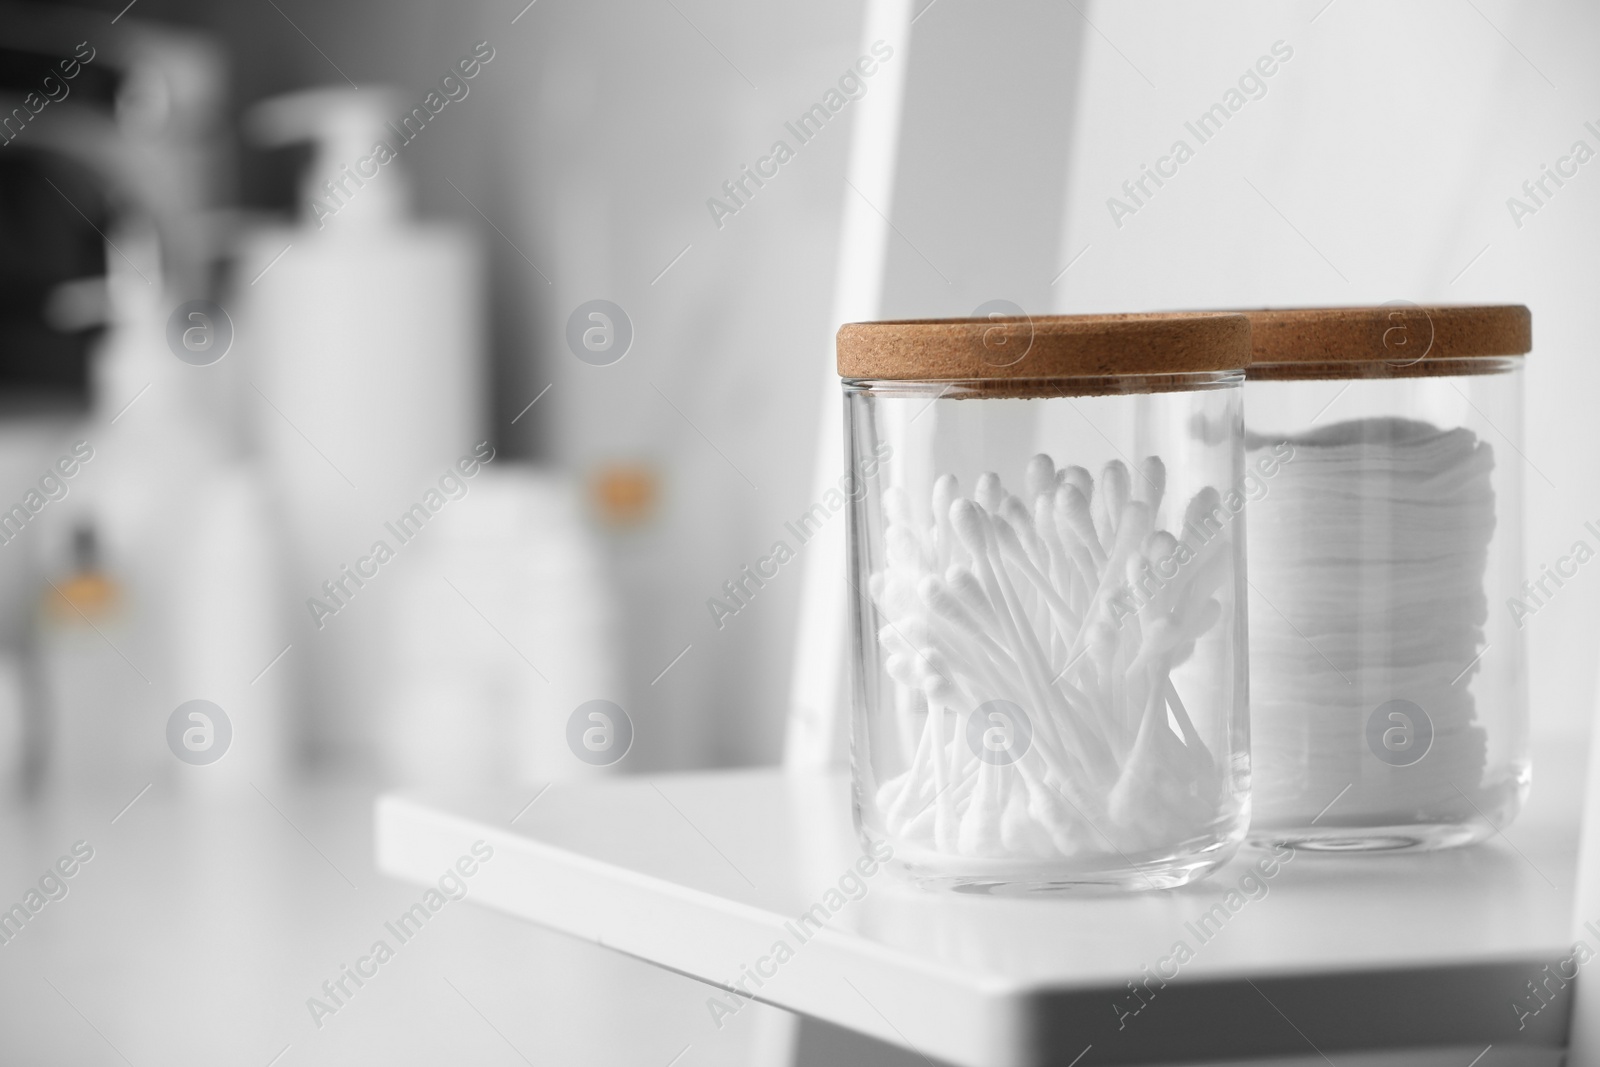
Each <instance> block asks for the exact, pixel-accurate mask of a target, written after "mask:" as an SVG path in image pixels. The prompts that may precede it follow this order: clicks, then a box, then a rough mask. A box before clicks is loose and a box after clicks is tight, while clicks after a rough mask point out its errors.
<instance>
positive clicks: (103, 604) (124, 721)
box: [36, 523, 162, 795]
mask: <svg viewBox="0 0 1600 1067" xmlns="http://www.w3.org/2000/svg"><path fill="white" fill-rule="evenodd" d="M127 620H128V612H127V598H126V596H125V595H124V593H123V590H122V587H121V584H120V583H119V582H118V581H117V580H116V579H115V577H113V576H112V575H111V574H110V573H108V572H107V570H106V569H105V568H104V566H103V565H102V563H101V559H100V546H99V538H98V537H97V535H96V533H95V529H94V527H93V526H91V525H89V524H87V523H82V524H79V525H78V526H76V527H75V528H74V529H73V534H72V563H71V569H70V572H69V573H68V574H67V575H66V576H65V577H63V578H60V579H58V580H56V581H51V582H49V588H47V589H46V590H45V592H44V596H43V597H42V599H41V603H40V606H39V615H38V628H39V633H38V643H37V646H36V647H37V650H38V657H39V677H40V681H41V684H42V690H43V693H42V695H43V698H44V714H45V719H46V721H45V725H44V731H45V735H46V738H47V741H46V744H47V746H48V747H47V751H48V757H47V762H48V767H49V771H48V778H49V781H50V783H51V785H52V786H53V787H54V788H55V789H57V790H58V791H61V792H64V793H67V794H71V795H78V794H81V793H85V792H95V793H98V792H100V791H103V790H108V789H109V790H116V789H119V788H121V786H123V785H124V784H126V783H125V779H129V778H131V777H132V776H133V774H135V773H137V772H138V769H139V768H140V767H141V766H145V767H153V766H155V761H154V756H155V755H158V752H157V750H156V749H155V747H154V746H155V745H159V744H160V742H161V737H162V735H161V733H160V730H159V729H158V728H155V727H152V728H151V729H141V728H140V724H141V719H142V718H143V716H142V714H141V713H142V712H143V711H145V710H146V707H147V704H148V701H147V700H145V699H144V697H145V693H144V690H145V689H146V688H147V687H148V686H147V683H146V682H145V680H144V679H142V678H141V677H140V675H139V672H138V671H137V670H136V669H135V667H134V666H133V664H132V662H131V661H129V660H128V659H126V658H125V653H124V652H123V651H122V650H123V649H124V648H126V647H127V646H128V645H129V643H130V642H129V634H130V628H129V626H128V621H127ZM157 726H159V724H157ZM147 780H148V779H147Z"/></svg>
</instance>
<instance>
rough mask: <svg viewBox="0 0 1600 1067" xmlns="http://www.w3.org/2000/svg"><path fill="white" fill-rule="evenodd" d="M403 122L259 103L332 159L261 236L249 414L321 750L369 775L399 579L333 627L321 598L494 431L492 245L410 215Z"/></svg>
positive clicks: (378, 113)
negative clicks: (484, 264)
mask: <svg viewBox="0 0 1600 1067" xmlns="http://www.w3.org/2000/svg"><path fill="white" fill-rule="evenodd" d="M401 110H402V108H401V107H400V105H399V103H398V102H397V101H396V98H395V97H394V96H393V94H391V93H387V92H384V91H382V90H374V89H371V88H367V89H363V90H362V91H361V92H360V93H356V92H354V91H352V90H343V89H319V90H313V91H308V92H302V93H294V94H290V95H288V96H282V97H277V98H274V99H272V100H268V101H266V102H264V103H263V104H261V105H259V107H258V108H257V110H256V111H255V112H254V113H253V114H252V116H251V123H252V128H253V132H254V133H255V134H256V135H257V137H258V139H260V140H262V141H265V142H269V143H278V144H283V143H291V142H295V141H311V142H313V144H314V146H315V149H316V151H315V154H314V158H313V161H312V163H311V165H310V166H309V167H308V168H307V171H306V173H305V177H304V180H303V182H302V186H301V198H300V199H301V204H300V207H301V216H302V218H301V221H300V222H299V223H298V224H296V225H294V226H287V227H270V228H264V229H260V230H258V231H257V232H255V233H253V234H252V235H250V236H249V238H248V239H247V240H246V242H245V246H244V250H243V253H242V255H241V260H240V269H239V274H238V279H239V283H240V285H239V292H240V294H241V296H242V297H243V301H242V303H241V306H240V307H239V308H238V315H237V317H238V320H239V325H238V336H239V342H238V344H239V347H240V349H241V358H242V359H243V360H245V361H246V362H247V364H248V373H249V387H248V389H247V401H249V403H250V406H249V407H248V408H247V410H248V411H250V412H251V413H252V415H251V419H252V422H253V425H254V427H255V430H256V433H257V435H258V439H259V444H260V452H261V455H262V458H263V462H264V464H265V467H266V470H267V473H268V480H269V485H270V488H271V491H272V494H273V499H274V505H275V507H276V508H277V509H278V511H279V513H280V518H281V520H282V522H283V524H284V526H285V528H286V529H287V531H288V539H289V545H288V553H287V556H288V558H287V571H286V577H287V583H288V596H289V599H290V601H291V605H290V612H291V615H290V619H291V622H290V628H289V632H288V634H287V635H286V640H288V641H290V642H292V643H293V644H294V648H295V650H294V652H293V653H291V654H292V655H295V656H297V657H299V658H300V664H301V666H302V668H303V669H304V670H305V671H306V674H305V675H304V676H303V677H304V678H305V681H306V683H307V684H306V685H305V687H304V688H305V692H304V693H303V694H301V697H302V699H301V700H300V701H299V703H300V705H301V706H302V707H303V708H304V709H305V711H306V712H307V713H308V717H307V719H306V722H305V725H306V726H307V727H308V731H309V740H310V742H311V745H312V750H313V752H314V753H315V754H316V755H318V756H321V757H323V758H331V759H333V760H335V761H336V762H338V763H341V764H344V765H352V764H353V765H356V766H362V765H371V764H372V763H373V762H374V759H375V756H376V753H377V748H378V746H377V742H376V738H377V732H378V730H379V729H381V723H382V717H383V712H382V708H381V706H380V699H381V698H380V697H379V695H378V694H379V692H380V691H381V686H380V684H379V682H380V672H381V670H382V667H381V664H382V662H383V654H382V648H381V640H382V636H381V634H382V627H381V625H380V624H381V622H382V618H383V616H384V614H385V613H386V612H387V611H389V610H391V609H392V608H393V606H394V602H393V594H392V591H391V589H389V588H386V584H387V585H388V586H390V587H392V583H385V582H384V581H383V580H381V579H380V580H378V581H375V582H371V583H368V584H367V585H365V586H362V587H360V588H359V590H357V591H355V593H354V595H352V596H350V598H349V601H348V604H346V605H344V606H343V607H342V609H341V610H340V611H339V612H338V614H337V616H336V617H333V618H327V617H325V616H320V617H319V616H317V615H316V614H315V613H314V611H313V609H312V606H311V604H310V601H311V600H312V599H313V598H322V597H324V596H325V593H324V590H325V589H326V586H325V585H324V583H326V582H330V581H337V580H339V578H340V575H341V573H342V568H343V567H345V566H347V565H350V564H352V563H353V562H354V561H355V559H356V558H357V557H358V556H359V555H360V554H361V553H363V552H364V551H366V550H367V549H368V548H369V546H370V545H371V544H372V543H373V542H374V541H375V540H376V539H378V538H379V537H381V536H382V535H383V529H384V527H383V524H384V523H385V522H387V521H393V520H394V519H396V517H397V516H399V515H400V514H402V513H403V512H404V511H405V509H406V508H408V507H410V506H411V504H413V503H414V502H415V500H416V498H417V497H418V495H419V494H421V493H423V492H424V491H425V490H426V489H427V487H428V486H429V485H430V484H431V482H432V481H433V479H434V478H435V477H437V473H438V470H439V469H441V468H443V467H444V466H447V465H448V464H449V462H450V461H451V460H452V459H453V458H454V457H455V456H457V455H458V454H459V453H461V452H463V451H466V450H468V449H470V448H471V446H472V445H473V444H474V443H475V442H477V441H479V440H481V439H482V437H483V434H482V433H480V432H479V430H480V423H481V415H480V411H481V408H482V383H483V328H482V320H483V312H482V308H481V300H482V296H481V294H482V293H483V291H484V287H483V284H482V271H481V265H480V261H479V255H478V249H477V247H476V245H475V242H474V241H473V240H472V235H471V234H470V232H469V231H467V230H464V229H462V228H460V227H456V226H449V225H440V224H422V223H418V222H416V221H414V220H412V219H410V218H409V217H408V216H409V207H408V203H409V194H408V190H407V183H406V175H405V173H404V167H405V166H406V161H405V159H404V156H405V153H406V148H405V147H404V143H403V142H401V140H400V138H399V137H398V136H396V134H395V132H394V130H393V128H391V127H390V126H389V122H390V120H391V119H392V118H393V117H394V116H397V115H399V114H400V113H401ZM346 588H347V589H354V587H353V586H351V585H350V584H349V583H348V582H347V583H346Z"/></svg>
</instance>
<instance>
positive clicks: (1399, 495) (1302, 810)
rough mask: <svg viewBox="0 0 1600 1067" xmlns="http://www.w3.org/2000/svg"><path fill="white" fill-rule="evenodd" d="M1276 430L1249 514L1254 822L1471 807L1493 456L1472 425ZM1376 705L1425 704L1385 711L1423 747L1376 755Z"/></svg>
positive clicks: (1378, 820)
mask: <svg viewBox="0 0 1600 1067" xmlns="http://www.w3.org/2000/svg"><path fill="white" fill-rule="evenodd" d="M1282 440H1283V439H1282V438H1260V437H1256V436H1254V435H1251V437H1250V438H1249V439H1248V440H1247V443H1246V444H1247V448H1248V449H1249V450H1251V451H1255V450H1257V449H1263V448H1271V447H1273V446H1276V445H1280V444H1281V441H1282ZM1288 441H1289V443H1290V444H1291V445H1292V446H1293V448H1294V454H1293V457H1292V459H1291V460H1289V461H1288V462H1286V463H1284V464H1283V465H1282V468H1281V470H1280V471H1279V473H1278V474H1277V475H1276V476H1275V477H1274V478H1273V479H1272V480H1271V482H1270V484H1269V486H1268V490H1267V493H1266V495H1265V496H1264V497H1263V498H1262V499H1260V500H1257V501H1255V502H1254V503H1252V504H1251V505H1250V511H1249V522H1250V541H1249V576H1250V584H1251V594H1250V703H1251V730H1252V764H1253V766H1252V771H1253V780H1252V794H1253V798H1254V804H1255V812H1256V819H1257V822H1258V824H1260V825H1264V826H1266V827H1269V828H1270V827H1306V826H1308V825H1310V824H1311V822H1312V821H1313V820H1318V822H1317V825H1318V826H1319V828H1337V827H1338V826H1339V825H1341V824H1346V825H1359V826H1373V825H1386V824H1391V823H1392V824H1406V823H1417V822H1427V821H1434V820H1442V819H1445V818H1452V819H1466V818H1470V817H1471V816H1472V803H1473V802H1472V800H1470V799H1469V798H1471V797H1472V796H1473V795H1474V790H1475V788H1476V787H1477V785H1478V782H1479V779H1480V777H1481V775H1482V772H1483V769H1484V766H1485V762H1486V737H1485V732H1484V730H1483V729H1482V727H1480V726H1479V725H1477V724H1476V722H1475V721H1474V719H1475V709H1474V706H1473V698H1472V695H1471V692H1470V682H1471V679H1472V676H1473V675H1474V673H1475V672H1476V671H1477V670H1478V661H1479V658H1480V656H1481V654H1482V653H1483V651H1484V648H1485V646H1484V631H1483V627H1484V623H1485V621H1486V620H1487V617H1488V600H1487V597H1486V595H1485V592H1484V573H1485V568H1486V566H1487V561H1488V548H1489V540H1490V538H1491V536H1492V535H1493V533H1494V527H1495V499H1494V490H1493V488H1492V486H1491V483H1490V474H1491V471H1492V470H1493V467H1494V452H1493V450H1492V449H1491V447H1490V446H1489V445H1488V444H1487V443H1486V442H1484V441H1482V440H1480V439H1479V438H1478V436H1477V435H1476V434H1474V433H1473V432H1472V431H1471V430H1468V429H1465V428H1457V429H1452V430H1440V429H1438V428H1437V427H1435V426H1433V425H1431V424H1429V423H1426V422H1417V421H1413V420H1408V419H1395V418H1373V419H1362V420H1357V421H1352V422H1344V423H1339V424H1336V425H1333V426H1329V427H1326V428H1325V429H1322V430H1319V431H1316V432H1314V433H1310V434H1306V435H1304V436H1299V437H1292V438H1288ZM1390 701H1405V702H1409V704H1407V705H1398V706H1403V707H1408V708H1409V706H1410V705H1415V708H1416V709H1420V710H1421V713H1422V715H1423V716H1425V717H1426V718H1425V721H1423V722H1411V721H1410V720H1412V719H1416V718H1417V715H1416V713H1415V709H1413V710H1411V711H1410V712H1408V713H1407V715H1406V719H1404V720H1402V719H1396V720H1394V721H1395V722H1396V723H1401V724H1403V725H1404V727H1405V728H1406V729H1408V730H1412V731H1413V732H1414V735H1415V736H1419V737H1422V738H1424V739H1426V738H1427V737H1428V736H1429V734H1430V732H1431V746H1430V747H1428V748H1427V749H1426V751H1425V752H1420V751H1419V752H1416V753H1413V754H1411V755H1410V756H1408V757H1407V758H1406V759H1405V760H1403V761H1386V760H1385V759H1384V758H1382V756H1381V755H1378V754H1376V750H1375V749H1374V746H1373V742H1372V740H1371V738H1372V737H1373V736H1375V735H1374V734H1373V733H1371V732H1369V731H1371V730H1372V729H1373V727H1372V726H1371V723H1372V721H1373V717H1374V715H1375V714H1379V717H1380V718H1386V717H1384V716H1382V715H1381V714H1380V709H1381V708H1383V707H1384V706H1385V705H1387V704H1388V703H1389V702H1390ZM1387 725H1388V723H1387V721H1385V722H1381V723H1379V724H1378V732H1379V733H1381V731H1382V729H1383V728H1385V727H1387ZM1430 727H1431V731H1430ZM1397 763H1398V764H1399V765H1396V764H1397ZM1336 798H1337V803H1336V804H1334V803H1333V802H1334V801H1335V799H1336ZM1330 805H1332V806H1331V807H1330ZM1325 808H1327V809H1328V810H1327V812H1326V814H1325V815H1324V816H1323V817H1322V818H1320V820H1319V819H1318V817H1319V815H1323V810H1324V809H1325Z"/></svg>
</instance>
